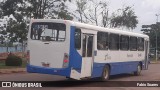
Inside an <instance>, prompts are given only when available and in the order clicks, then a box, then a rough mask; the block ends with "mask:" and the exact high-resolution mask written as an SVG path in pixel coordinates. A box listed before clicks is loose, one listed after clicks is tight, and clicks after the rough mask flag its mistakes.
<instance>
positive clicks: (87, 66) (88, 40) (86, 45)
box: [81, 34, 94, 78]
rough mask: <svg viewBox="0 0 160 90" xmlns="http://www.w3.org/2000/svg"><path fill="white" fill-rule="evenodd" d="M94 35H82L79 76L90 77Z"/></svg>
mask: <svg viewBox="0 0 160 90" xmlns="http://www.w3.org/2000/svg"><path fill="white" fill-rule="evenodd" d="M93 37H94V35H91V34H83V36H82V68H81V78H84V77H90V76H91V74H92V65H93V40H94V38H93Z"/></svg>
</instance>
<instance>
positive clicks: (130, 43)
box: [129, 36, 138, 51]
mask: <svg viewBox="0 0 160 90" xmlns="http://www.w3.org/2000/svg"><path fill="white" fill-rule="evenodd" d="M131 38H136V43H132V42H131ZM134 44H136V49H135V50H134V48H133V49H132V48H131V45H134ZM137 49H138V46H137V37H135V36H130V38H129V50H130V51H137Z"/></svg>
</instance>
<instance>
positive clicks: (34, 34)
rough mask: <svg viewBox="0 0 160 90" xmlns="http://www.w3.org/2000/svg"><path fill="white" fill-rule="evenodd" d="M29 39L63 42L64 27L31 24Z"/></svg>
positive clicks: (38, 23) (49, 24) (45, 23)
mask: <svg viewBox="0 0 160 90" xmlns="http://www.w3.org/2000/svg"><path fill="white" fill-rule="evenodd" d="M30 37H31V39H32V40H42V41H65V37H66V25H65V24H63V23H48V22H36V23H32V26H31V34H30Z"/></svg>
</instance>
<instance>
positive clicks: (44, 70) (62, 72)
mask: <svg viewBox="0 0 160 90" xmlns="http://www.w3.org/2000/svg"><path fill="white" fill-rule="evenodd" d="M70 71H71V70H70V68H61V69H59V68H49V67H40V66H34V65H30V64H28V65H27V72H30V73H42V74H53V75H61V76H67V77H69V76H70Z"/></svg>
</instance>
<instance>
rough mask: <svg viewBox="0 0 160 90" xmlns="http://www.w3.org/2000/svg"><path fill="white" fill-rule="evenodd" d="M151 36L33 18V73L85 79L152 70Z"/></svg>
mask: <svg viewBox="0 0 160 90" xmlns="http://www.w3.org/2000/svg"><path fill="white" fill-rule="evenodd" d="M148 53H149V37H148V36H147V35H144V34H138V33H133V32H128V31H123V30H115V29H109V28H103V27H98V26H93V25H88V24H83V23H78V22H73V21H69V20H58V19H33V20H31V23H30V27H29V33H28V54H29V62H28V65H27V71H28V72H29V73H41V74H52V75H60V76H65V77H68V78H72V79H76V80H81V79H84V78H96V77H100V78H101V79H102V80H108V79H109V76H110V75H116V74H121V73H132V72H133V73H134V74H135V75H140V72H141V70H145V69H148Z"/></svg>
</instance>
